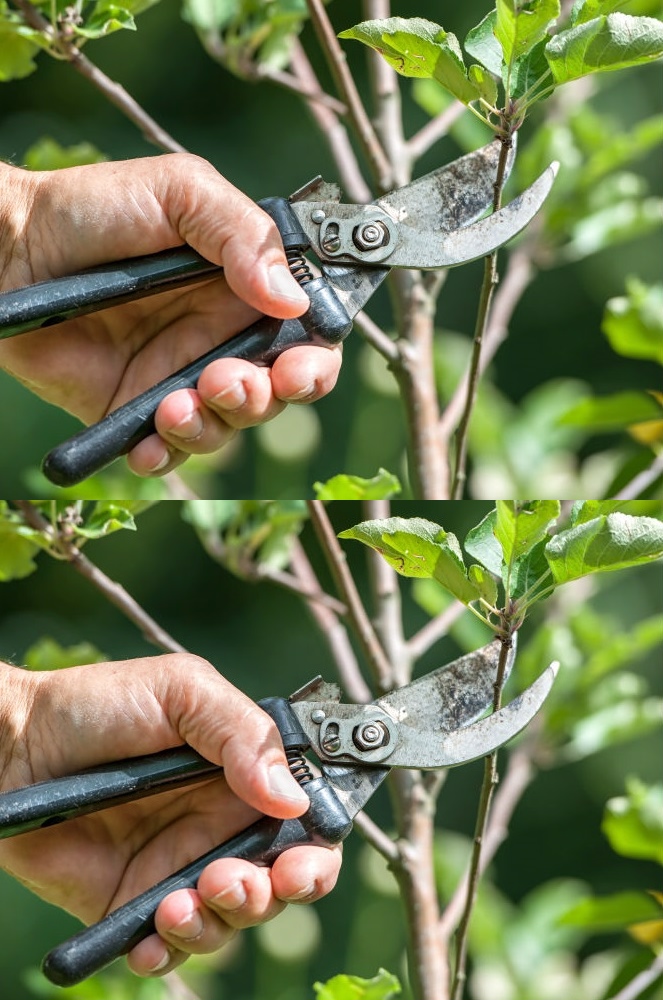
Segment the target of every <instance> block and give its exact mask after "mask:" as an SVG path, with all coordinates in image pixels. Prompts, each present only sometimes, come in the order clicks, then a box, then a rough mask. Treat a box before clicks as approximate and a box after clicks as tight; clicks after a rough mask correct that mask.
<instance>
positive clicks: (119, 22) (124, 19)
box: [73, 0, 136, 38]
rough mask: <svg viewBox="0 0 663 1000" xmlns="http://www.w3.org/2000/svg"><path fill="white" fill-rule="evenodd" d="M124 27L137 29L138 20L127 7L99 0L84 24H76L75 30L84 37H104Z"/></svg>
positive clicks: (131, 29) (130, 29) (132, 29)
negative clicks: (136, 20) (135, 19)
mask: <svg viewBox="0 0 663 1000" xmlns="http://www.w3.org/2000/svg"><path fill="white" fill-rule="evenodd" d="M122 28H126V29H128V30H129V31H135V30H136V22H135V21H134V19H133V16H132V15H131V13H130V12H129V11H128V10H127V9H126V8H125V7H120V6H118V5H117V4H114V3H109V2H107V0H99V2H98V3H96V4H95V7H94V10H93V12H92V14H91V16H90V17H89V18H88V19H87V21H85V23H84V24H82V25H74V29H73V30H74V32H75V33H76V34H77V35H80V36H81V37H82V38H103V37H104V35H110V34H111V33H112V32H114V31H120V29H122Z"/></svg>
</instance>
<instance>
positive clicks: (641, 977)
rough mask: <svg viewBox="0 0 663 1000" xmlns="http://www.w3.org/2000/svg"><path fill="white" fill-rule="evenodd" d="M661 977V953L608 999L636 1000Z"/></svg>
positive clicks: (662, 970)
mask: <svg viewBox="0 0 663 1000" xmlns="http://www.w3.org/2000/svg"><path fill="white" fill-rule="evenodd" d="M662 975H663V952H661V954H660V955H657V956H656V958H655V959H654V961H653V962H652V964H651V965H650V966H649V968H648V969H645V970H644V972H640V973H639V974H638V975H637V976H635V977H634V978H633V979H632V980H631V982H630V983H627V984H626V986H624V988H623V989H621V990H620V991H619V993H615V994H614V996H612V997H610V1000H637V998H638V997H641V996H642V994H643V993H644V992H645V990H646V989H648V988H649V987H650V986H651V985H652V984H653V983H655V982H656V980H657V979H658V978H659V976H662Z"/></svg>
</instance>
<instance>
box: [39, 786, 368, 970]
mask: <svg viewBox="0 0 663 1000" xmlns="http://www.w3.org/2000/svg"><path fill="white" fill-rule="evenodd" d="M305 787H306V791H307V792H308V794H309V797H310V799H311V806H310V809H309V811H308V812H307V813H306V814H305V815H304V816H303V817H302V819H301V820H298V819H289V820H279V819H272V818H270V817H263V818H262V819H260V820H258V821H257V822H256V823H254V824H253V826H250V827H249V828H248V829H247V830H244V832H243V833H240V834H238V835H237V836H236V837H233V838H232V839H230V840H228V841H226V842H225V843H224V844H221V846H220V847H216V848H214V849H213V850H211V851H208V853H207V854H204V855H203V856H202V857H200V858H198V859H197V860H196V861H193V862H192V863H191V864H189V865H186V866H185V867H184V868H181V869H180V871H178V872H176V873H175V874H174V875H170V876H168V878H165V879H163V881H161V882H159V884H158V885H156V886H154V887H153V888H151V889H147V890H146V891H145V892H144V893H142V894H141V895H140V896H137V897H136V898H135V899H132V900H130V901H129V902H128V903H125V904H124V906H120V907H119V908H118V909H117V910H114V911H113V912H112V913H109V914H108V916H106V917H104V919H103V920H100V921H99V923H97V924H93V925H92V926H91V927H87V928H85V929H84V930H82V931H80V932H79V933H78V934H76V935H74V937H72V938H70V939H69V940H68V941H65V942H64V943H63V944H61V945H59V946H58V947H57V948H54V949H53V950H52V951H51V952H49V954H48V955H47V956H46V958H45V959H44V963H43V966H42V969H43V972H44V975H45V976H46V977H47V978H48V979H50V981H51V982H52V983H55V984H56V985H58V986H73V985H75V984H76V983H79V982H81V980H83V979H86V978H87V977H88V976H91V975H93V974H94V973H95V972H99V970H100V969H103V968H104V967H105V966H106V965H108V964H109V963H110V962H112V961H113V960H114V959H115V958H118V957H119V956H120V955H126V953H127V952H128V951H130V950H131V949H132V948H133V947H134V946H135V945H137V944H138V942H139V941H142V940H144V938H146V937H148V935H150V934H152V933H154V930H155V924H154V918H155V912H156V909H157V907H158V905H159V903H160V902H161V900H162V899H164V898H165V897H166V896H167V895H168V894H169V893H171V892H174V891H175V890H176V889H192V888H195V886H196V884H197V882H198V879H199V877H200V875H201V873H202V871H203V869H204V868H205V867H206V866H207V865H208V864H210V862H211V861H215V860H216V859H217V858H243V859H246V860H248V861H252V862H254V863H255V864H260V865H271V864H272V863H273V862H274V861H275V860H276V858H277V857H278V856H279V854H281V853H282V852H283V851H285V850H287V849H288V848H290V847H296V846H298V845H302V844H311V843H321V844H327V845H329V844H333V843H339V842H340V841H341V840H343V839H344V838H345V837H346V836H347V834H348V833H349V832H350V830H351V829H352V821H351V820H350V819H349V817H348V815H347V813H346V812H345V810H344V809H343V806H341V804H340V803H339V801H338V799H337V798H336V796H335V794H334V791H333V789H332V788H331V786H330V785H328V784H327V782H326V781H325V779H324V778H314V779H313V780H312V781H310V782H309V783H308V784H307V785H306V786H305Z"/></svg>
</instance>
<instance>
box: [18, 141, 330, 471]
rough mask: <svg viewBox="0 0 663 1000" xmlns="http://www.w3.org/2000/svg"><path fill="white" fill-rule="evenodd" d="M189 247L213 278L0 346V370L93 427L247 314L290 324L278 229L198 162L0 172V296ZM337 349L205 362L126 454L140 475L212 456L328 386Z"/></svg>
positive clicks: (291, 285)
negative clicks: (256, 360)
mask: <svg viewBox="0 0 663 1000" xmlns="http://www.w3.org/2000/svg"><path fill="white" fill-rule="evenodd" d="M182 243H188V244H189V245H190V246H192V247H193V248H194V249H195V250H197V251H198V252H199V253H200V254H202V255H203V256H204V257H206V258H207V259H209V260H211V261H212V262H213V263H215V264H220V265H223V268H224V275H223V277H218V278H214V279H211V280H209V281H206V282H204V283H200V284H197V285H195V286H192V287H191V288H188V289H187V288H184V289H178V290H174V291H169V292H163V293H161V294H159V295H155V296H151V297H148V298H147V299H142V300H138V301H136V302H132V303H128V304H125V305H121V306H116V307H114V308H112V309H105V310H103V311H102V312H98V313H94V314H92V315H88V316H83V317H80V318H78V319H75V320H70V321H68V322H67V323H63V324H61V325H59V326H58V327H57V329H55V330H52V329H48V330H44V331H35V332H34V333H29V334H23V335H21V336H19V337H16V338H13V339H8V340H5V341H0V367H3V368H5V369H6V370H7V371H8V372H9V373H10V374H12V375H13V376H15V377H16V378H17V379H19V381H21V382H23V383H24V384H26V385H27V386H28V387H29V388H30V389H32V390H33V391H34V392H36V393H37V394H38V395H40V396H41V397H43V398H44V399H46V400H48V401H49V402H51V403H55V404H56V405H58V406H61V407H63V408H64V409H66V410H68V411H69V412H71V413H73V414H74V415H75V416H78V417H80V418H81V419H82V420H83V421H84V422H85V423H88V424H89V423H93V422H94V421H97V420H99V419H101V418H102V417H103V416H105V415H106V413H108V412H110V411H111V410H114V409H116V408H117V407H118V406H120V405H121V404H122V403H125V402H126V401H127V400H129V399H132V398H134V397H135V396H137V395H138V394H139V393H141V392H143V391H144V390H145V389H147V388H149V387H151V386H153V385H154V384H155V383H156V382H158V381H160V380H161V379H162V378H164V377H165V376H166V375H169V374H171V373H172V372H174V371H177V370H178V369H180V368H182V367H183V366H184V365H186V364H188V363H189V362H190V361H192V360H194V359H195V358H198V357H200V356H201V355H202V354H204V353H206V352H207V351H209V350H210V349H211V348H213V347H215V346H216V345H218V344H219V343H222V342H223V341H225V340H227V339H228V338H229V337H231V336H233V335H234V334H235V333H238V332H239V331H240V330H242V329H244V328H245V327H246V326H248V325H249V324H250V323H252V322H253V321H254V320H255V319H256V318H257V316H258V314H260V313H265V314H268V315H270V316H276V317H278V318H281V319H288V318H293V317H296V316H300V315H302V313H304V312H305V311H306V308H307V307H308V298H307V296H306V294H305V292H303V291H302V289H301V288H300V286H299V285H298V284H297V282H296V281H295V279H294V278H293V277H292V276H291V274H290V272H289V270H288V267H287V264H286V259H285V255H284V252H283V248H282V246H281V240H280V237H279V234H278V231H277V229H276V227H275V225H274V224H273V222H272V221H271V220H270V219H269V217H268V216H267V215H266V214H265V213H264V212H262V211H261V210H260V209H259V208H258V207H257V206H256V205H255V204H254V203H253V202H252V201H250V199H248V198H247V197H245V196H244V195H243V194H242V193H241V192H240V191H238V190H237V189H236V188H234V187H233V186H232V185H231V184H230V183H229V182H228V181H226V180H225V179H224V178H223V177H221V176H220V175H219V174H218V173H217V172H216V170H214V168H213V167H212V166H211V165H210V164H209V163H207V162H206V161H204V160H202V159H200V158H199V157H196V156H191V155H189V154H179V153H176V154H169V155H165V156H155V157H145V158H143V159H137V160H129V161H125V162H115V163H98V164H93V165H89V166H82V167H71V168H67V169H64V170H57V171H49V172H34V173H33V172H30V171H25V170H20V169H18V168H16V167H10V166H8V165H6V164H0V291H7V290H9V289H10V288H16V287H20V286H21V285H25V284H31V283H33V282H35V281H41V280H44V279H46V278H51V277H57V276H60V275H63V274H68V273H74V272H76V271H78V270H81V269H82V268H86V267H92V266H94V265H96V264H101V263H104V262H107V261H111V260H119V259H122V258H125V257H133V256H137V255H141V254H147V253H153V252H156V251H159V250H164V249H167V248H170V247H174V246H178V245H180V244H182ZM340 363H341V349H340V347H337V348H333V349H328V348H322V347H313V346H311V347H294V348H291V349H290V350H288V351H286V352H285V353H284V354H282V355H281V356H280V357H279V358H278V359H277V360H276V362H275V363H274V365H273V367H272V368H271V369H269V368H259V367H256V366H255V365H252V364H250V363H249V362H248V361H242V360H239V359H237V358H226V359H222V360H217V361H213V362H212V363H211V364H210V365H208V366H207V368H206V369H205V371H204V372H203V374H202V375H201V377H200V379H199V382H198V386H197V389H196V390H193V389H180V390H177V391H176V392H173V393H171V394H170V395H169V396H168V397H167V398H166V399H165V400H163V402H162V403H161V404H160V406H159V407H158V409H157V413H156V429H157V431H158V433H157V434H152V435H150V436H149V437H148V438H146V439H145V440H144V441H141V442H140V443H139V444H138V445H136V447H135V448H133V449H132V451H131V452H130V453H129V465H130V466H131V468H132V469H133V471H134V472H136V473H137V474H139V475H155V474H156V475H162V474H164V473H165V472H169V471H170V470H171V469H173V468H175V467H176V466H177V465H179V464H181V463H182V462H183V461H184V460H185V459H186V458H187V457H188V455H190V454H203V453H208V452H213V451H216V450H217V449H218V448H221V447H222V446H223V445H224V444H226V443H227V441H228V440H229V439H230V438H232V437H233V436H234V434H235V433H236V431H237V430H238V429H241V428H244V427H249V426H251V425H253V424H256V423H260V422H262V421H264V420H268V419H270V418H271V417H273V416H275V415H276V414H277V413H279V412H280V411H281V410H282V409H283V407H284V406H285V404H286V402H288V401H291V402H311V401H313V400H316V399H318V398H320V397H321V396H323V395H325V393H327V392H329V390H330V389H332V388H333V386H334V384H335V382H336V378H337V376H338V371H339V368H340Z"/></svg>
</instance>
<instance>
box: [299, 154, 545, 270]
mask: <svg viewBox="0 0 663 1000" xmlns="http://www.w3.org/2000/svg"><path fill="white" fill-rule="evenodd" d="M499 151H500V143H499V141H498V140H495V141H493V142H492V143H490V144H489V145H488V146H485V147H484V148H483V149H480V150H476V152H474V153H469V154H468V155H467V156H463V157H461V158H460V159H458V160H454V161H453V162H452V163H449V164H447V165H446V166H444V167H441V168H440V169H439V170H434V171H432V172H431V173H430V174H426V176H424V177H421V178H419V179H418V180H416V181H414V182H413V183H412V184H409V185H407V186H406V187H404V188H400V189H398V190H396V191H392V192H391V193H390V194H388V195H385V196H384V197H382V198H379V199H377V201H376V202H374V203H372V204H369V205H352V204H339V203H337V202H331V201H330V202H322V201H316V202H299V203H297V204H294V205H293V206H292V207H293V210H294V211H295V214H296V215H297V217H298V219H299V221H300V223H301V225H302V228H303V229H304V230H305V232H306V234H307V236H308V238H309V239H310V241H311V245H312V246H313V248H314V249H315V252H316V253H317V254H318V255H319V257H320V259H321V260H323V261H333V262H338V263H352V262H354V263H364V264H369V265H370V264H376V263H382V262H384V264H385V265H388V266H389V267H414V268H423V269H435V268H441V267H454V266H456V265H458V264H462V263H465V262H467V261H471V260H476V259H477V258H478V257H483V256H485V255H486V254H488V253H492V251H493V250H496V249H497V248H498V247H500V246H503V245H504V244H505V243H508V242H509V240H511V239H513V237H514V236H516V235H517V234H518V233H519V232H521V231H522V230H523V229H524V228H525V226H527V224H528V223H529V222H530V221H531V220H532V218H533V217H534V216H535V215H536V213H537V212H538V211H539V209H540V208H541V206H542V205H543V202H544V201H545V199H546V197H547V196H548V193H549V191H550V188H551V187H552V184H553V181H554V179H555V175H556V172H557V164H551V166H550V167H548V168H547V170H545V171H544V173H543V174H542V175H541V176H540V177H539V178H538V180H536V181H535V182H534V184H532V185H531V186H530V187H529V188H527V190H526V191H524V192H523V193H522V194H521V195H519V196H518V197H517V198H515V199H514V200H513V201H512V202H510V204H509V205H506V206H505V207H504V208H502V209H501V210H500V211H499V212H496V213H494V214H492V215H489V216H488V217H487V218H484V219H482V218H481V216H482V215H484V213H485V212H486V211H487V209H488V208H489V207H490V205H491V204H492V201H493V194H494V184H495V180H496V175H497V161H498V159H499ZM514 155H515V153H514V150H513V149H512V150H511V151H510V154H509V160H508V162H507V170H506V174H505V176H508V174H509V172H510V170H511V165H512V163H513V159H514ZM316 219H317V220H323V221H322V222H320V221H317V222H316V221H314V220H316ZM386 219H389V220H391V223H392V224H385V220H386ZM380 222H382V225H383V226H385V228H386V229H387V230H388V233H386V234H385V239H384V241H383V243H382V244H381V245H380V246H377V247H373V248H370V249H362V241H361V239H358V238H357V234H358V233H360V232H361V229H362V227H365V226H366V225H367V224H368V225H370V224H372V223H377V224H380ZM330 236H334V237H335V238H333V239H330ZM321 241H322V242H321ZM325 247H326V249H325Z"/></svg>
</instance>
